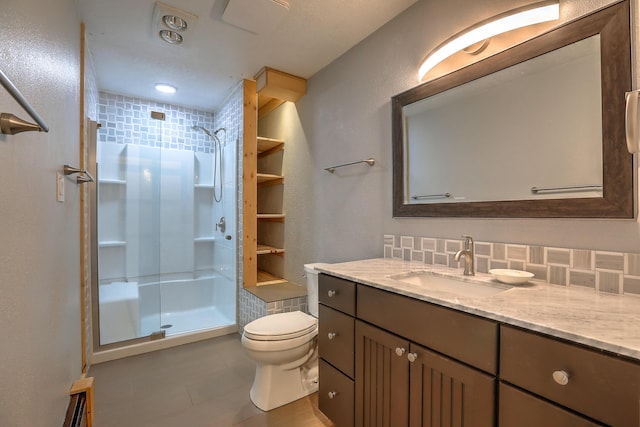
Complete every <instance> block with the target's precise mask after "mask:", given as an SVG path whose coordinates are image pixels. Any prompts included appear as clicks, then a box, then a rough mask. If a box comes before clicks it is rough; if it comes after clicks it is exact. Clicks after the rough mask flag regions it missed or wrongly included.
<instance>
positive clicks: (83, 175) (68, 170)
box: [63, 165, 96, 184]
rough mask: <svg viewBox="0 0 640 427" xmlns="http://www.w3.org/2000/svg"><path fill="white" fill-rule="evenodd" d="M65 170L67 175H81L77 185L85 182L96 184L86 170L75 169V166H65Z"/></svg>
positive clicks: (77, 179)
mask: <svg viewBox="0 0 640 427" xmlns="http://www.w3.org/2000/svg"><path fill="white" fill-rule="evenodd" d="M63 170H64V174H65V175H73V174H74V173H77V174H79V175H78V177H77V178H76V184H84V183H85V182H96V180H95V178H94V177H93V176H92V175H91V174H90V173H89V171H88V170H86V169H79V168H74V167H73V166H69V165H64V168H63Z"/></svg>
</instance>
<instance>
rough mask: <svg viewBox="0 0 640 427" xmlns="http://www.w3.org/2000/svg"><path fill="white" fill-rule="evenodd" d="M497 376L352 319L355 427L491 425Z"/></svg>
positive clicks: (493, 417) (493, 418)
mask: <svg viewBox="0 0 640 427" xmlns="http://www.w3.org/2000/svg"><path fill="white" fill-rule="evenodd" d="M494 401H495V378H494V377H492V376H490V375H487V374H484V373H482V372H480V371H478V370H476V369H473V368H470V367H468V366H466V365H464V364H462V363H459V362H456V361H454V360H452V359H449V358H447V357H445V356H442V355H440V354H438V353H436V352H433V351H430V350H429V349H427V348H425V347H422V346H420V345H418V344H416V343H413V342H410V341H408V340H406V339H404V338H401V337H398V336H397V335H394V334H391V333H389V332H387V331H384V330H382V329H380V328H377V327H375V326H372V325H370V324H368V323H365V322H363V321H360V320H356V402H355V403H356V424H355V425H356V426H358V427H368V426H381V427H383V426H387V427H395V426H411V427H427V426H429V427H431V426H434V427H435V426H478V427H481V426H482V427H483V426H493V425H494V420H495V416H494Z"/></svg>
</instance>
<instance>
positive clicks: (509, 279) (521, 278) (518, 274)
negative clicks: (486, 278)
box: [489, 268, 534, 285]
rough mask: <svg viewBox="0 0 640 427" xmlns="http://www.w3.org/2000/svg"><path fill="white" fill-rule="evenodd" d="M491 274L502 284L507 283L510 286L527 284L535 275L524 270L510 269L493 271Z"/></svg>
mask: <svg viewBox="0 0 640 427" xmlns="http://www.w3.org/2000/svg"><path fill="white" fill-rule="evenodd" d="M489 273H491V275H492V276H493V277H494V278H495V279H496V280H498V281H499V282H502V283H507V284H509V285H520V284H522V283H526V282H528V281H529V279H531V278H532V277H533V276H534V274H533V273H529V272H528V271H522V270H509V269H503V268H498V269H493V270H489Z"/></svg>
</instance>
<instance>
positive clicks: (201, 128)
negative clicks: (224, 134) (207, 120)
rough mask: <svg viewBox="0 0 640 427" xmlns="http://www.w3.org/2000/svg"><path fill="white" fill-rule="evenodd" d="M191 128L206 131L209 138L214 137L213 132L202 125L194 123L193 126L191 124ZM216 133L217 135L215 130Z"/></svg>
mask: <svg viewBox="0 0 640 427" xmlns="http://www.w3.org/2000/svg"><path fill="white" fill-rule="evenodd" d="M191 129H193V130H201V131H202V132H204V133H206V134H207V135H209V138H213V135H211V132H209V131H208V130H207V129H205V128H203V127H202V126H198V125H193V126H191ZM214 135H215V132H214Z"/></svg>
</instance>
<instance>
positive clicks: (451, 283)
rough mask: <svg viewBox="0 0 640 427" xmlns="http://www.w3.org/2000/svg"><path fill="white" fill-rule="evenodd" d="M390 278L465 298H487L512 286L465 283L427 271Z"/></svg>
mask: <svg viewBox="0 0 640 427" xmlns="http://www.w3.org/2000/svg"><path fill="white" fill-rule="evenodd" d="M389 278H390V279H394V280H398V281H400V282H403V283H408V284H411V285H416V286H419V287H421V288H425V289H431V290H434V291H437V292H444V293H447V294H452V295H455V296H458V297H464V298H486V297H490V296H492V295H496V294H499V293H501V292H504V291H507V290H509V289H511V286H508V285H503V284H500V283H486V284H485V283H477V282H464V281H462V280H456V279H452V278H448V277H442V276H434V275H432V274H430V273H429V272H425V271H414V272H411V273H402V274H396V275H393V276H389Z"/></svg>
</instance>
